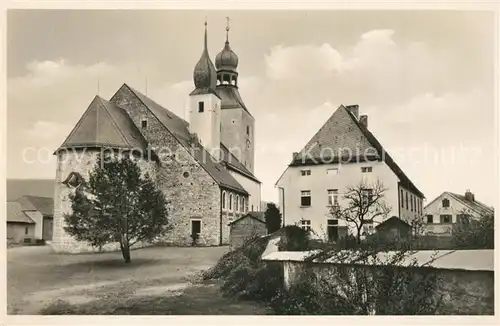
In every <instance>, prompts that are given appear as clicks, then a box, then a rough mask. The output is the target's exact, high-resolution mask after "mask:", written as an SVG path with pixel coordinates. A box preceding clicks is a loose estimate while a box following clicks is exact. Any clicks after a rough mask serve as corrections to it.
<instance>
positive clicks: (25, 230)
mask: <svg viewBox="0 0 500 326" xmlns="http://www.w3.org/2000/svg"><path fill="white" fill-rule="evenodd" d="M28 231H29V229H28V227H25V228H24V234H25V235H26V234H28Z"/></svg>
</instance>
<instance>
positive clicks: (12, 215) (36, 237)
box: [7, 195, 54, 243]
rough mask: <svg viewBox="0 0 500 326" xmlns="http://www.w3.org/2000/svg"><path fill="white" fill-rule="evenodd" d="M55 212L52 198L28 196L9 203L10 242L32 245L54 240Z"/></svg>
mask: <svg viewBox="0 0 500 326" xmlns="http://www.w3.org/2000/svg"><path fill="white" fill-rule="evenodd" d="M53 211H54V200H53V199H52V198H50V197H40V196H31V195H26V196H23V197H21V198H19V199H17V200H15V201H8V202H7V231H8V232H7V239H8V241H10V242H15V243H20V242H23V243H27V242H30V243H31V242H35V241H37V242H43V241H50V240H52V229H53ZM42 240H43V241H42Z"/></svg>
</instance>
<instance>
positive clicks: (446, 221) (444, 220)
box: [439, 214, 451, 224]
mask: <svg viewBox="0 0 500 326" xmlns="http://www.w3.org/2000/svg"><path fill="white" fill-rule="evenodd" d="M439 219H440V222H441V223H443V224H449V223H451V215H449V214H443V215H440V216H439Z"/></svg>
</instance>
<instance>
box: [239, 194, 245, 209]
mask: <svg viewBox="0 0 500 326" xmlns="http://www.w3.org/2000/svg"><path fill="white" fill-rule="evenodd" d="M240 212H242V213H243V212H245V197H243V196H241V197H240Z"/></svg>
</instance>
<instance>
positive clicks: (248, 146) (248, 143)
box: [247, 140, 250, 149]
mask: <svg viewBox="0 0 500 326" xmlns="http://www.w3.org/2000/svg"><path fill="white" fill-rule="evenodd" d="M249 148H250V141H249V140H247V149H249Z"/></svg>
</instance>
